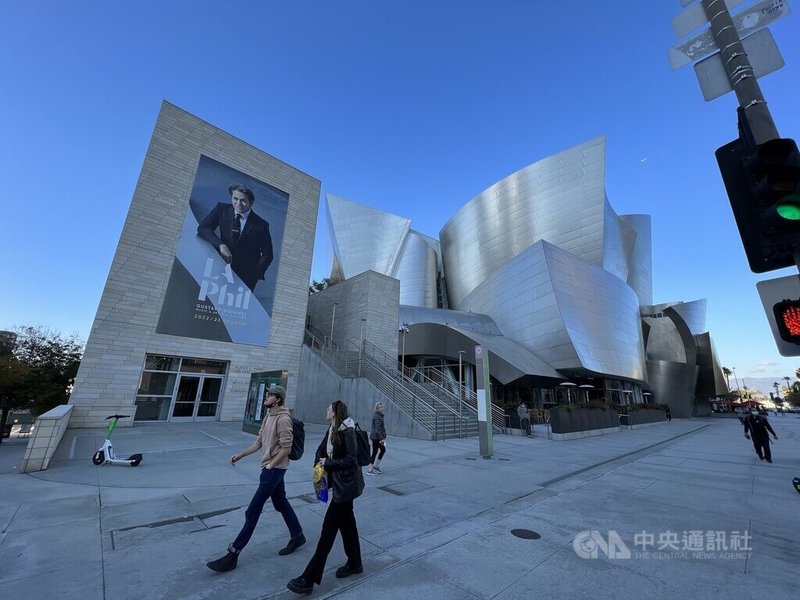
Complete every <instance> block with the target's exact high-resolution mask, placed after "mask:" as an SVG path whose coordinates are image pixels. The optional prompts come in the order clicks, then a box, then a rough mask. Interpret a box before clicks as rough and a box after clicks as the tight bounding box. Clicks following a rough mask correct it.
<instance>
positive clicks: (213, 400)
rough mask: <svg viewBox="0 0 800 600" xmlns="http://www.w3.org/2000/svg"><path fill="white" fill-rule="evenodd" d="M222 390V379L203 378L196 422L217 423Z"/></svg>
mask: <svg viewBox="0 0 800 600" xmlns="http://www.w3.org/2000/svg"><path fill="white" fill-rule="evenodd" d="M221 389H222V378H221V377H203V383H202V385H201V387H200V398H198V404H197V412H196V414H195V421H215V420H216V419H217V406H219V392H220V390H221Z"/></svg>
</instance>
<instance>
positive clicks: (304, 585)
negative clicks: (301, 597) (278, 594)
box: [286, 575, 314, 594]
mask: <svg viewBox="0 0 800 600" xmlns="http://www.w3.org/2000/svg"><path fill="white" fill-rule="evenodd" d="M286 587H287V588H289V589H290V590H292V591H293V592H294V593H295V594H310V593H311V592H312V591H313V590H314V584H313V583H311V582H310V581H309V580H308V579H306V578H305V577H303V576H302V575H301V576H300V577H295V578H294V579H290V580H289V583H287V584H286Z"/></svg>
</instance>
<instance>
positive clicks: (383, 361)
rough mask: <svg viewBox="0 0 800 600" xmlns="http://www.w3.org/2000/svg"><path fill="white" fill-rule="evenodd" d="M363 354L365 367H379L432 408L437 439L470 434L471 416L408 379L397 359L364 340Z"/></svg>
mask: <svg viewBox="0 0 800 600" xmlns="http://www.w3.org/2000/svg"><path fill="white" fill-rule="evenodd" d="M363 354H364V365H365V366H366V365H369V364H371V365H374V366H377V367H379V368H380V369H381V370H382V372H383V373H384V374H386V375H388V376H389V377H390V378H391V379H392V380H393V381H394V382H396V383H397V384H400V386H401V387H403V388H405V389H406V390H408V391H409V393H410V394H411V395H412V396H413V397H416V398H418V399H422V400H424V402H426V403H427V404H429V405H430V406H431V407H432V408H433V410H434V411H435V413H436V436H437V439H445V438H448V437H464V435H465V434H468V433H470V431H471V428H470V427H469V425H470V421H471V420H472V419H471V416H465V415H462V414H459V413H458V411H457V410H456V409H455V408H453V406H452V405H451V404H450V403H448V402H447V401H445V400H444V399H442V398H441V397H439V396H438V395H437V394H434V393H433V392H432V391H431V389H429V388H428V387H427V386H425V385H423V384H421V383H420V382H418V381H415V380H414V379H413V378H412V377H409V375H408V374H407V372H408V369H402V368H400V369H398V365H399V361H398V360H397V357H394V356H391V355H389V354H387V353H386V352H384V351H383V350H381V349H380V348H378V347H377V346H375V344H372V343H371V342H368V341H366V340H365V341H364V346H363ZM395 389H396V388H395ZM437 389H438V388H437Z"/></svg>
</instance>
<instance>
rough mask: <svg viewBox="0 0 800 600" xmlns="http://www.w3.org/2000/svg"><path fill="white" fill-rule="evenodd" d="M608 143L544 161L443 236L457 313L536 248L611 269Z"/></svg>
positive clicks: (483, 199)
mask: <svg viewBox="0 0 800 600" xmlns="http://www.w3.org/2000/svg"><path fill="white" fill-rule="evenodd" d="M604 169H605V138H604V137H599V138H595V139H593V140H590V141H588V142H586V143H584V144H581V145H579V146H576V147H574V148H570V149H569V150H566V151H564V152H561V153H559V154H556V155H554V156H550V157H548V158H545V159H544V160H540V161H539V162H536V163H534V164H532V165H529V166H527V167H525V168H524V169H521V170H519V171H517V172H516V173H514V174H512V175H509V176H508V177H506V178H505V179H503V180H501V181H499V182H498V183H496V184H494V185H493V186H491V187H490V188H488V189H487V190H485V191H484V192H482V193H481V194H479V195H478V196H476V197H475V198H473V199H472V200H471V201H469V202H468V203H467V204H466V205H465V206H464V207H462V208H461V209H460V210H459V211H458V212H456V214H455V215H453V217H452V218H451V219H450V220H449V221H448V222H447V223H446V224H445V226H444V227H443V228H442V230H441V231H440V233H439V240H440V242H441V246H442V261H443V263H444V270H445V273H446V276H447V293H448V297H449V299H450V306H451V307H452V308H456V309H459V310H461V309H463V307H462V306H461V302H462V301H463V299H464V298H465V297H466V296H467V295H468V294H469V293H470V292H471V291H472V290H474V289H475V288H476V287H477V286H478V285H480V284H481V282H482V281H484V280H485V279H486V278H487V277H489V276H490V275H491V274H492V272H494V271H495V270H496V269H497V268H499V267H501V266H502V265H503V264H505V263H506V262H507V261H509V260H510V259H512V258H514V257H515V256H517V255H518V254H519V253H520V252H523V251H524V250H526V249H527V248H528V247H530V246H531V244H533V243H534V242H536V241H538V240H546V241H548V242H550V243H552V244H555V245H556V246H558V247H560V248H562V249H563V250H565V251H567V252H570V253H572V254H573V255H574V256H576V257H578V258H581V259H583V260H585V261H588V262H589V263H591V264H594V265H596V266H598V267H601V266H602V265H603V229H604V221H605V218H604V212H605V204H606V200H605V198H606V194H605V189H604V185H605V182H604Z"/></svg>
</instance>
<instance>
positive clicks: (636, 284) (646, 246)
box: [620, 215, 653, 304]
mask: <svg viewBox="0 0 800 600" xmlns="http://www.w3.org/2000/svg"><path fill="white" fill-rule="evenodd" d="M620 219H621V220H622V221H623V222H624V223H625V224H627V225H628V227H630V228H631V229H633V231H634V232H636V241H635V242H634V244H633V251H632V252H631V256H630V260H629V262H628V278H627V281H628V285H629V286H631V288H632V289H633V291H634V292H636V295H637V296H639V304H652V303H653V244H652V235H651V226H650V215H622V216H621V217H620Z"/></svg>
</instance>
